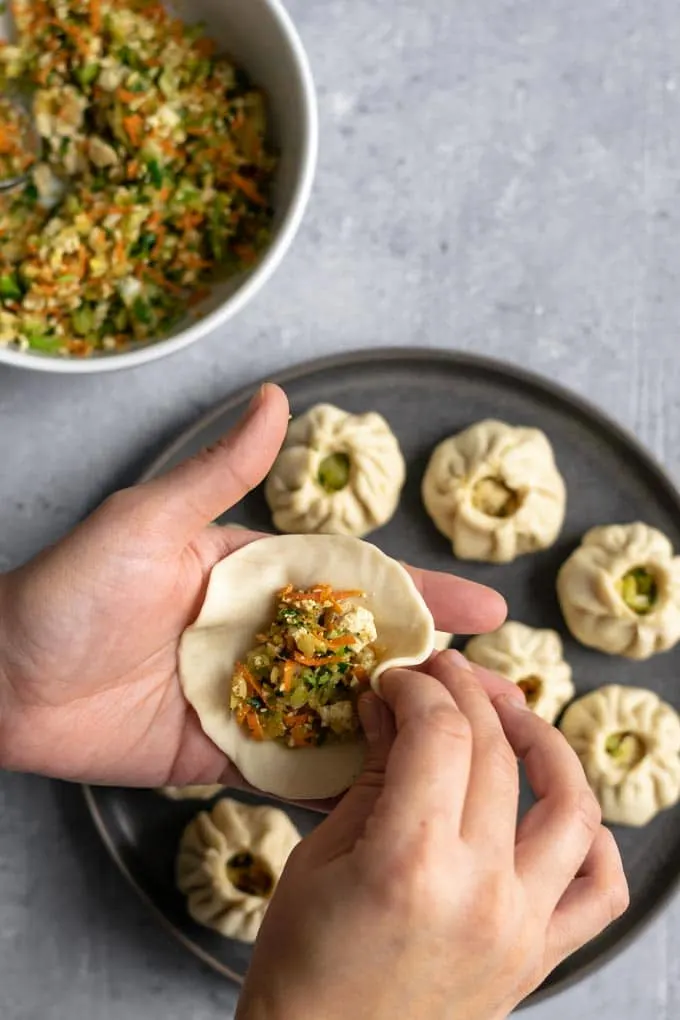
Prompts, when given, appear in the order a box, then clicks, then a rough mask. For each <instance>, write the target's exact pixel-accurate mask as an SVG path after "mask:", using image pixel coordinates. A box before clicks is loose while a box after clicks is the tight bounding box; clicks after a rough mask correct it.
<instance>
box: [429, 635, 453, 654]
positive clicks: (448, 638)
mask: <svg viewBox="0 0 680 1020" xmlns="http://www.w3.org/2000/svg"><path fill="white" fill-rule="evenodd" d="M452 641H453V634H446V633H445V631H443V630H436V631H435V632H434V650H435V652H443V651H445V650H446V649H447V648H448V647H449V645H450V644H451V642H452Z"/></svg>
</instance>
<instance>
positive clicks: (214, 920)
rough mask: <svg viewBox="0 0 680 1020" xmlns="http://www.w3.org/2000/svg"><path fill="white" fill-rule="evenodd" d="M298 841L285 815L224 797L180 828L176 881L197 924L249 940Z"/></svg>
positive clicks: (256, 928)
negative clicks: (209, 810)
mask: <svg viewBox="0 0 680 1020" xmlns="http://www.w3.org/2000/svg"><path fill="white" fill-rule="evenodd" d="M299 841H300V833H299V832H298V831H297V829H296V828H295V826H294V825H293V823H292V822H291V820H290V818H289V817H288V815H286V814H285V813H284V812H283V811H280V810H278V809H277V808H273V807H266V806H263V805H258V806H256V807H252V806H250V805H249V804H242V803H241V802H240V801H236V800H231V799H229V798H224V799H223V800H220V801H218V802H217V804H216V805H215V807H214V808H213V809H212V811H211V812H210V813H208V812H207V811H201V812H200V814H198V815H196V817H195V818H194V819H193V820H192V821H191V822H190V823H189V825H188V826H187V827H186V829H185V830H184V833H183V835H182V839H181V841H180V846H179V852H178V854H177V861H176V865H175V870H176V878H177V886H178V888H179V890H180V891H181V892H183V893H184V895H185V896H186V897H187V909H188V911H189V913H190V915H191V916H192V917H193V919H194V920H195V921H197V922H198V923H199V924H203V925H205V926H206V927H208V928H213V929H214V930H215V931H218V932H219V933H220V935H226V936H227V937H229V938H233V939H239V940H240V941H242V942H254V941H255V938H256V936H257V933H258V931H259V928H260V925H261V924H262V919H263V918H264V915H265V911H266V910H267V906H268V904H269V900H270V899H271V897H272V894H273V892H274V889H275V888H276V884H277V882H278V880H279V878H280V877H281V873H282V871H283V869H284V867H285V865H286V861H287V860H288V857H289V856H290V853H291V851H292V850H293V849H294V847H295V846H296V845H297V844H298V843H299Z"/></svg>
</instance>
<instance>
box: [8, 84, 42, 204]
mask: <svg viewBox="0 0 680 1020" xmlns="http://www.w3.org/2000/svg"><path fill="white" fill-rule="evenodd" d="M29 135H30V121H29V119H28V116H27V114H26V112H25V111H24V110H23V109H22V108H21V106H19V105H18V104H17V103H16V102H14V101H13V100H11V99H8V98H7V97H4V96H0V186H1V185H2V184H4V183H9V182H11V181H13V180H16V179H17V178H19V177H22V176H23V174H25V173H26V171H27V170H28V169H29V167H31V166H32V165H33V164H34V163H35V158H36V157H35V153H33V152H31V147H30V145H29Z"/></svg>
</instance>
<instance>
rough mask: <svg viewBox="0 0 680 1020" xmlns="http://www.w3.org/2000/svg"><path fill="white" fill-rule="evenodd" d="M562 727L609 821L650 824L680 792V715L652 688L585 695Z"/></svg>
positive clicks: (566, 715)
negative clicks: (649, 689)
mask: <svg viewBox="0 0 680 1020" xmlns="http://www.w3.org/2000/svg"><path fill="white" fill-rule="evenodd" d="M560 729H561V730H562V733H563V734H564V736H565V737H566V738H567V740H568V741H569V743H570V744H571V746H572V747H573V748H574V750H575V751H576V753H577V754H578V756H579V758H580V759H581V764H582V765H583V768H584V770H585V773H586V776H587V777H588V782H589V783H590V785H591V787H592V788H593V791H594V792H595V795H596V796H597V799H598V800H599V802H600V805H601V807H602V817H603V818H604V820H605V821H606V822H612V823H614V824H616V823H618V824H621V825H646V824H647V822H649V821H651V819H652V818H653V817H654V816H655V815H656V814H657V813H658V812H659V811H662V810H663V809H664V808H668V807H672V806H673V805H674V804H676V803H677V802H678V798H679V797H680V719H679V718H678V714H677V712H676V711H675V709H673V708H671V706H670V705H667V704H666V703H665V702H663V701H661V700H660V698H658V697H657V695H656V694H654V693H653V692H652V691H647V690H643V689H642V688H639V687H620V686H617V685H611V686H609V687H601V688H600V689H599V690H597V691H593V692H592V693H591V694H586V696H585V697H583V698H579V700H578V701H575V702H574V704H573V705H570V706H569V708H568V709H567V710H566V712H565V713H564V717H563V719H562V722H561V723H560Z"/></svg>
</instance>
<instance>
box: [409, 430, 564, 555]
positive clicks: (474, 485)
mask: <svg viewBox="0 0 680 1020" xmlns="http://www.w3.org/2000/svg"><path fill="white" fill-rule="evenodd" d="M422 497H423V503H424V504H425V509H426V510H427V512H428V514H429V515H430V517H431V518H432V520H433V521H434V523H435V524H436V526H437V528H438V529H439V530H440V531H441V532H442V534H443V535H446V537H447V538H448V539H450V540H451V544H452V546H453V552H454V555H455V556H457V557H458V558H459V559H463V560H483V561H486V562H489V563H509V562H510V561H511V560H514V559H515V557H516V556H521V555H522V554H523V553H530V552H535V551H536V550H538V549H545V548H547V547H548V546H550V545H552V544H553V542H554V541H555V539H556V538H557V536H558V535H559V532H560V529H561V527H562V523H563V521H564V513H565V506H566V489H565V485H564V480H563V478H562V476H561V474H560V473H559V471H558V470H557V466H556V464H555V458H554V455H553V450H552V446H551V445H550V442H549V441H548V439H547V437H546V436H545V435H544V433H543V432H541V431H540V430H539V429H533V428H521V427H515V426H512V425H507V424H505V422H502V421H494V420H492V419H488V420H486V421H480V422H477V423H476V424H475V425H471V426H470V428H467V429H465V430H464V431H463V432H459V433H458V434H457V435H455V436H450V437H449V438H448V439H445V440H443V442H441V443H440V444H439V445H438V446H437V447H435V449H434V452H433V453H432V456H431V457H430V461H429V464H428V465H427V470H426V471H425V475H424V478H423V484H422Z"/></svg>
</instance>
